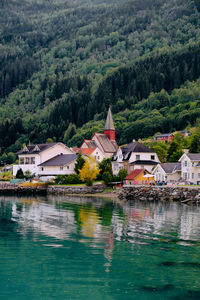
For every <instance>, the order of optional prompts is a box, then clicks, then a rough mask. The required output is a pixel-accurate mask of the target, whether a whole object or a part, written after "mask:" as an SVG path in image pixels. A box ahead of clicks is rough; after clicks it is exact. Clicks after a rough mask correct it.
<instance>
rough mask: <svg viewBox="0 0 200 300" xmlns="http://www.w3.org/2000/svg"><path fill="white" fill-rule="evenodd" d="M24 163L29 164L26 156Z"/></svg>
mask: <svg viewBox="0 0 200 300" xmlns="http://www.w3.org/2000/svg"><path fill="white" fill-rule="evenodd" d="M25 164H26V165H29V157H26V158H25Z"/></svg>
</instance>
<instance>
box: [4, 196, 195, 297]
mask: <svg viewBox="0 0 200 300" xmlns="http://www.w3.org/2000/svg"><path fill="white" fill-rule="evenodd" d="M199 217H200V208H199V207H190V206H184V205H179V204H178V203H165V204H164V203H154V202H151V203H145V202H140V201H138V202H137V201H135V202H123V203H119V201H112V200H106V201H105V200H103V199H102V198H94V197H92V198H87V197H64V196H63V197H55V196H49V197H47V198H46V197H44V198H42V197H39V198H31V197H21V198H15V197H0V270H1V271H0V288H3V289H4V286H3V283H2V286H1V281H2V282H5V274H12V277H11V279H9V280H11V281H12V285H13V287H14V288H13V290H15V288H16V284H19V285H20V284H21V280H23V282H24V283H25V285H26V284H27V276H29V275H30V278H31V280H30V282H31V283H32V282H34V284H35V286H34V288H35V289H38V285H39V286H40V290H43V289H44V295H45V296H44V297H43V298H42V297H41V298H42V299H52V298H53V297H52V295H54V297H57V299H62V298H64V299H66V297H67V296H68V298H67V299H75V298H77V299H94V298H96V299H102V298H104V296H105V295H104V294H103V293H104V291H107V292H109V293H110V292H111V297H110V298H108V299H120V300H121V299H123V295H124V293H126V295H128V296H127V298H125V299H133V298H132V295H133V291H134V295H135V299H149V296H148V295H149V294H148V293H153V294H152V297H151V299H167V298H168V296H169V295H168V293H172V294H173V297H174V298H170V299H175V297H177V295H179V293H180V292H181V293H182V294H183V296H184V295H188V294H189V293H190V292H191V293H194V294H195V295H196V294H198V293H199V290H200V286H199V283H198V281H199V266H200V264H199V258H200V251H199V250H200V243H199V241H200V223H199V222H200V218H199ZM191 245H192V247H190V246H191ZM186 246H187V247H186ZM16 257H17V260H16ZM18 259H19V263H18ZM20 262H21V263H20ZM13 266H14V269H13ZM12 270H13V271H12ZM30 270H31V273H30ZM11 271H12V272H11ZM191 273H192V274H193V277H191ZM15 274H20V275H17V276H15ZM197 275H198V276H197ZM41 278H42V279H43V281H41V282H40V279H41ZM46 278H48V280H46ZM183 281H184V282H185V285H186V287H185V290H184V291H183V292H182V282H183ZM16 282H17V283H16ZM61 282H62V284H61ZM66 282H67V284H66ZM72 282H73V284H72ZM31 283H30V286H31ZM68 283H70V284H68ZM7 286H9V287H10V285H9V284H8V285H7ZM30 286H29V285H27V292H26V293H24V298H23V297H21V298H19V299H20V300H21V299H27V295H29V293H30V290H31V289H30ZM77 286H78V288H77ZM92 287H93V288H92ZM198 288H199V289H198ZM33 290H34V289H33ZM91 290H92V294H91V295H90V297H88V291H91ZM77 291H79V293H80V294H76V293H77ZM9 292H10V288H9V289H8V290H6V289H4V296H5V295H7V297H6V296H5V297H3V298H2V299H11V298H12V297H9ZM48 292H49V294H48V295H49V298H48V297H47V293H48ZM98 293H99V294H98ZM155 293H157V294H155ZM162 293H164V295H165V297H162V296H161V294H162ZM58 295H59V296H58ZM66 295H67V296H66ZM74 295H77V297H75V296H74ZM112 295H114V296H112ZM20 296H23V295H22V294H21V295H20ZM34 297H35V293H34V292H33V297H32V299H35V298H34ZM177 299H178V298H177Z"/></svg>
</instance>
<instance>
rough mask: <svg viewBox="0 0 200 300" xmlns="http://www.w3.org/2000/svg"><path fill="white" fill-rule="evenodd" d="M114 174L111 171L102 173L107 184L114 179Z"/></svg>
mask: <svg viewBox="0 0 200 300" xmlns="http://www.w3.org/2000/svg"><path fill="white" fill-rule="evenodd" d="M112 178H113V177H112V175H111V173H110V172H108V171H105V172H104V173H103V175H102V179H103V181H104V183H105V184H106V185H108V184H109V183H110V182H111V181H112Z"/></svg>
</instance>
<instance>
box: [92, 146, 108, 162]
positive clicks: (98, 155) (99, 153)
mask: <svg viewBox="0 0 200 300" xmlns="http://www.w3.org/2000/svg"><path fill="white" fill-rule="evenodd" d="M92 156H93V157H94V159H95V160H96V161H97V162H101V161H102V160H103V159H104V158H105V155H104V154H103V153H102V151H101V150H99V149H98V148H96V149H95V150H94V152H93V153H92Z"/></svg>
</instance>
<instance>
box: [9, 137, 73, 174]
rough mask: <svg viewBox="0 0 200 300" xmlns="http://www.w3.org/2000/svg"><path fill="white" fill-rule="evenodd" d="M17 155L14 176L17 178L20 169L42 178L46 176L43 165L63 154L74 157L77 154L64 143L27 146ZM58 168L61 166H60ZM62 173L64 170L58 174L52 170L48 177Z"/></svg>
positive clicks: (58, 171)
mask: <svg viewBox="0 0 200 300" xmlns="http://www.w3.org/2000/svg"><path fill="white" fill-rule="evenodd" d="M17 154H18V164H17V165H14V166H13V176H16V174H17V171H18V170H19V169H22V171H23V172H26V171H30V172H31V173H32V174H35V175H36V176H40V175H43V174H44V169H42V168H43V166H42V165H41V164H42V163H44V162H46V161H49V160H51V159H52V158H55V157H56V156H58V155H61V154H63V155H74V154H75V153H74V151H73V150H71V149H69V148H68V147H67V146H65V145H64V144H63V143H50V144H36V145H29V146H25V147H24V148H23V149H22V150H20V151H19V152H17ZM52 167H53V166H52ZM58 167H61V166H60V165H58ZM70 170H71V169H70ZM61 171H63V170H61V169H60V170H58V169H57V172H55V169H54V170H53V169H52V171H49V172H48V175H50V174H49V173H54V174H53V175H58V174H62V172H61Z"/></svg>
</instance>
